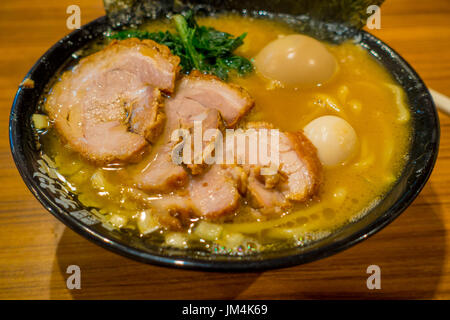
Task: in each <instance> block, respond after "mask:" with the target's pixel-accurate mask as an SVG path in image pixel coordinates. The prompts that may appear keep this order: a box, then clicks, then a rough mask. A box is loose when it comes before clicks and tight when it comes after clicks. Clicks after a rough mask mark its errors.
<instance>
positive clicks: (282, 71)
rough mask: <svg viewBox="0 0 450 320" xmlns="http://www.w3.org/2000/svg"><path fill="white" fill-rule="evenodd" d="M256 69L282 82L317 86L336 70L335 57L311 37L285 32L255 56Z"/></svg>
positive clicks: (267, 76) (265, 75)
mask: <svg viewBox="0 0 450 320" xmlns="http://www.w3.org/2000/svg"><path fill="white" fill-rule="evenodd" d="M254 64H255V67H256V69H257V70H258V71H259V72H260V73H261V74H262V75H263V76H264V77H266V78H269V79H271V80H277V81H279V82H281V83H282V84H285V85H294V86H295V85H317V84H322V83H324V82H326V81H328V80H329V79H330V78H331V77H332V76H333V74H334V73H335V71H336V60H335V59H334V57H333V55H332V54H331V53H330V52H329V51H328V50H327V48H326V47H325V46H324V45H323V44H322V43H321V42H320V41H317V40H316V39H314V38H311V37H308V36H304V35H301V34H293V35H288V36H285V37H282V38H279V39H277V40H274V41H272V42H270V43H269V44H267V45H266V46H265V47H264V48H263V49H262V50H261V51H260V52H259V53H258V55H257V56H256V57H255V61H254Z"/></svg>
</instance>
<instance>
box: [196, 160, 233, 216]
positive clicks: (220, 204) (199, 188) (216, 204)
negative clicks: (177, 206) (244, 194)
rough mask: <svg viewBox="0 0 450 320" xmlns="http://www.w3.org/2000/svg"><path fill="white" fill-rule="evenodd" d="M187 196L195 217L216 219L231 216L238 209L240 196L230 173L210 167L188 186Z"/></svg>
mask: <svg viewBox="0 0 450 320" xmlns="http://www.w3.org/2000/svg"><path fill="white" fill-rule="evenodd" d="M189 195H190V200H191V202H192V205H193V207H194V212H195V214H196V215H197V216H200V217H204V218H207V219H216V218H220V217H223V216H225V215H228V214H232V213H234V212H235V210H236V209H237V208H238V207H239V200H240V195H239V192H238V188H237V183H236V181H235V180H234V179H233V177H232V175H231V173H230V172H229V171H228V170H226V169H225V168H223V167H222V166H220V165H212V166H211V167H210V168H208V170H207V171H206V172H205V173H203V174H202V175H200V176H195V177H193V178H192V181H191V182H190V185H189Z"/></svg>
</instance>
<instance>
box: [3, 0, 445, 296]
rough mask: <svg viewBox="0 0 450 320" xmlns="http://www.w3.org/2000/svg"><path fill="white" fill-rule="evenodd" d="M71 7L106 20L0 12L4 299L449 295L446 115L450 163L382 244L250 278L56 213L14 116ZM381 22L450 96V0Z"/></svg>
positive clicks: (402, 9) (13, 8) (81, 1)
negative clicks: (19, 94) (124, 249)
mask: <svg viewBox="0 0 450 320" xmlns="http://www.w3.org/2000/svg"><path fill="white" fill-rule="evenodd" d="M71 4H77V5H79V6H80V8H81V17H82V23H83V24H84V23H87V22H88V21H90V20H92V19H94V18H96V17H98V16H100V15H103V14H104V11H103V6H102V1H101V0H95V1H94V0H41V1H25V0H3V1H2V4H1V6H0V50H1V51H0V52H1V54H0V128H1V130H0V135H1V136H0V298H3V299H30V298H31V299H97V298H105V299H110V298H111V299H112V298H117V299H143V298H144V299H173V298H175V299H182V298H189V299H219V298H225V299H234V298H237V299H260V298H262V299H280V298H287V299H291V298H295V299H298V298H350V297H351V298H437V299H444V298H447V299H449V298H450V257H449V255H448V254H447V251H448V248H450V234H449V233H450V131H449V129H450V118H449V117H448V116H446V115H443V114H440V118H441V130H442V136H441V148H440V154H439V159H438V161H437V165H436V168H435V170H434V172H433V175H432V177H431V180H430V181H429V182H428V184H427V186H426V187H425V189H424V190H423V191H422V193H421V194H420V196H419V197H418V198H417V199H416V201H415V202H414V203H413V205H412V206H411V207H410V208H409V209H408V210H407V211H406V212H405V213H403V214H402V215H401V217H400V218H398V219H397V220H396V221H394V222H393V223H392V224H391V225H389V226H388V227H387V228H385V229H384V230H382V231H381V232H379V233H378V234H376V235H375V236H374V237H372V238H371V239H369V240H367V241H364V242H363V243H361V244H358V245H357V246H355V247H353V248H351V249H349V250H346V251H345V252H342V253H339V254H337V255H335V256H332V257H329V258H326V259H323V260H320V261H316V262H313V263H309V264H306V265H302V266H297V267H292V268H287V269H282V270H273V271H267V272H260V273H247V274H225V273H204V272H197V271H182V270H174V269H168V268H162V267H155V266H148V265H145V264H141V263H137V262H134V261H132V260H129V259H126V258H123V257H120V256H118V255H116V254H113V253H111V252H109V251H106V250H104V249H101V248H100V247H98V246H96V245H94V244H92V243H91V242H89V241H87V240H85V239H84V238H82V237H81V236H79V235H77V234H75V233H74V232H73V231H71V230H69V229H68V228H66V227H65V226H64V225H63V224H61V223H60V222H59V221H57V220H56V219H55V218H53V216H51V215H50V214H49V213H48V212H47V211H46V210H45V209H43V208H42V206H41V205H40V204H39V203H38V201H37V200H35V198H34V197H33V196H32V195H31V193H30V192H29V191H28V189H27V188H26V186H25V184H24V183H23V182H22V179H21V178H20V176H19V174H18V172H17V170H16V168H15V166H14V163H13V160H12V157H11V155H10V151H9V142H8V117H9V111H10V107H11V104H12V101H13V97H14V94H15V91H16V89H17V86H18V84H19V83H20V81H21V79H22V78H23V76H24V75H25V73H26V72H27V71H28V70H29V69H30V67H31V66H32V65H33V63H34V62H35V61H36V60H37V59H38V58H39V56H40V55H41V54H43V53H44V52H45V50H47V48H49V47H50V45H52V44H53V43H55V42H56V41H57V40H58V39H60V38H61V37H63V36H64V35H65V34H67V33H68V31H69V30H67V29H66V19H67V17H68V15H67V14H66V8H67V6H69V5H71ZM381 18H382V20H381V23H382V24H381V27H382V28H381V30H378V31H375V32H373V33H374V34H375V35H376V36H379V37H380V38H381V39H383V40H385V41H386V42H387V43H388V44H390V45H391V46H392V47H393V48H395V49H396V50H397V51H398V52H400V53H401V54H402V55H403V57H404V58H406V60H407V61H409V62H410V63H411V64H412V66H413V67H414V68H415V69H416V70H417V71H418V72H419V74H420V75H421V76H422V78H423V79H424V80H425V82H426V83H427V84H428V85H429V86H430V87H432V88H434V89H436V90H438V91H440V92H442V93H444V94H446V95H449V96H450V1H449V0H429V1H422V0H387V1H386V3H385V4H384V6H383V7H382V12H381ZM71 264H76V265H79V266H80V267H81V287H82V288H81V289H80V290H68V289H67V288H66V279H67V277H68V274H67V273H66V269H67V266H69V265H71ZM372 264H376V265H379V266H380V267H381V286H382V288H381V290H368V289H367V287H366V279H367V277H368V275H367V274H366V269H367V267H368V266H369V265H372Z"/></svg>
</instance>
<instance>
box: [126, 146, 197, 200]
mask: <svg viewBox="0 0 450 320" xmlns="http://www.w3.org/2000/svg"><path fill="white" fill-rule="evenodd" d="M188 178H189V177H188V173H187V172H186V170H185V169H184V168H183V167H182V166H181V165H177V164H176V163H174V162H173V161H172V147H171V145H170V144H168V143H167V144H164V145H161V146H159V147H158V150H157V153H156V157H155V158H154V159H152V160H151V161H150V162H149V163H148V164H147V166H146V167H145V169H144V170H143V171H142V172H140V173H138V174H137V175H135V176H134V177H133V181H134V183H135V185H136V187H137V188H139V189H141V190H144V191H146V192H150V193H167V192H171V191H174V190H176V189H178V188H180V187H182V186H184V185H186V183H187V182H188Z"/></svg>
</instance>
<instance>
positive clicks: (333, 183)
mask: <svg viewBox="0 0 450 320" xmlns="http://www.w3.org/2000/svg"><path fill="white" fill-rule="evenodd" d="M198 22H199V24H200V25H209V26H212V27H215V28H216V29H218V30H222V31H226V32H229V33H231V34H234V35H239V34H241V33H242V32H247V33H248V34H247V37H246V39H245V42H244V45H243V46H242V47H240V48H239V49H238V54H240V55H243V56H245V57H248V58H252V57H254V56H255V55H256V54H257V53H258V52H259V51H260V50H261V49H262V48H263V47H264V46H265V45H266V44H267V43H268V42H270V41H272V40H274V39H276V38H277V37H279V36H283V35H287V34H291V33H294V31H293V30H292V29H291V28H290V27H289V26H288V25H286V24H283V23H280V22H275V21H270V20H262V19H253V18H244V17H241V16H236V15H229V16H228V15H227V16H221V17H217V18H213V17H210V18H199V19H198ZM143 28H145V29H146V30H149V31H154V30H167V29H169V30H170V29H171V26H170V24H168V23H167V22H165V21H157V22H152V23H149V24H147V25H146V26H144V27H143ZM327 47H328V49H329V50H330V52H331V53H332V54H333V55H334V57H335V58H336V61H337V62H338V72H337V73H336V75H335V76H334V77H333V78H332V79H331V80H330V82H329V83H326V84H324V85H322V86H319V87H317V86H315V87H303V88H283V87H280V86H279V85H277V84H276V83H271V82H269V81H267V80H266V79H263V78H262V77H261V76H259V75H258V74H257V73H253V74H252V75H250V76H247V77H244V78H240V77H232V78H231V81H233V82H236V83H238V84H239V85H241V86H243V87H244V88H246V89H247V90H248V91H249V92H250V94H251V95H252V97H253V98H254V99H255V101H256V105H255V108H254V109H253V110H252V111H251V113H250V114H249V116H248V117H247V119H246V120H248V121H267V122H270V123H272V124H273V125H274V126H275V127H277V128H279V129H280V130H284V131H297V130H301V129H302V128H303V127H304V126H305V125H306V124H307V123H308V122H309V121H311V120H313V119H315V118H317V117H320V116H324V115H336V116H339V117H342V118H344V119H345V120H347V121H348V122H349V123H350V124H351V125H352V126H353V128H354V129H355V131H356V133H357V135H358V139H359V148H358V151H357V153H356V154H355V155H354V156H353V157H352V158H351V159H350V160H349V161H348V162H347V163H345V164H344V165H340V166H336V167H332V168H324V181H323V185H322V187H321V191H320V194H319V197H318V199H317V200H314V201H311V202H309V203H307V204H302V205H297V206H296V207H294V209H292V210H291V211H290V212H289V213H286V214H285V215H284V216H283V217H281V218H275V219H272V220H267V221H256V218H255V217H254V216H253V215H251V214H250V213H249V212H250V211H249V209H248V208H246V207H245V206H244V207H243V209H241V210H240V211H239V212H237V214H236V215H235V216H234V218H232V221H227V222H225V223H223V224H221V225H220V226H219V227H217V225H215V224H214V225H210V224H205V226H206V227H204V228H198V229H199V230H200V229H207V230H213V232H209V233H208V232H207V231H205V230H203V231H202V232H200V231H199V232H196V231H195V230H196V227H197V224H196V223H194V224H193V226H192V228H191V229H190V230H189V231H188V232H186V233H172V232H162V231H161V232H158V231H157V232H153V233H151V234H149V235H147V236H148V237H149V238H150V239H152V238H154V240H155V241H158V242H160V241H161V239H164V237H165V238H166V240H165V245H168V246H175V247H192V248H199V249H205V250H209V251H213V252H221V253H223V252H228V253H237V254H239V253H245V252H247V251H248V250H250V251H251V250H265V249H270V248H278V247H280V246H282V247H284V246H292V245H298V244H303V243H304V241H308V240H310V239H316V238H318V237H322V236H324V235H327V234H329V233H330V232H332V231H333V230H334V229H336V228H338V227H340V226H342V225H343V224H345V223H347V222H348V221H350V220H352V219H354V218H356V217H357V216H359V215H361V214H362V213H363V212H364V211H365V210H366V209H367V208H368V207H370V206H371V205H373V204H374V202H376V201H377V199H379V198H380V197H382V196H383V194H384V193H385V192H386V191H387V190H388V189H389V187H390V186H391V185H392V183H393V182H394V181H395V179H396V177H397V176H398V174H399V173H400V171H401V168H402V166H403V163H404V161H405V159H406V156H407V150H408V145H409V135H410V134H409V133H410V125H409V121H407V118H408V117H407V116H409V114H407V116H405V113H404V109H403V117H402V108H405V96H404V94H403V92H402V91H401V90H400V89H399V87H398V85H397V84H396V83H395V82H394V80H393V79H392V78H391V76H390V75H389V74H388V72H387V71H386V70H384V69H383V68H382V67H381V66H380V65H379V64H378V63H377V62H376V61H375V60H374V59H373V58H372V57H370V56H369V55H368V53H367V52H366V51H364V50H363V49H362V48H361V47H359V46H357V45H354V44H352V43H350V42H347V43H343V44H341V45H328V44H327ZM41 144H42V150H43V153H45V154H47V155H48V156H49V157H50V158H51V159H54V161H55V163H56V165H57V167H58V171H59V172H60V173H61V174H62V175H63V176H64V177H65V178H66V179H67V183H68V185H69V186H70V187H71V190H72V191H73V192H74V193H75V194H76V195H77V196H78V199H79V200H80V201H81V202H82V203H83V204H84V205H86V206H90V207H93V208H97V209H98V211H96V212H98V216H99V217H100V218H101V219H102V220H104V221H105V222H106V223H109V224H112V225H114V226H115V227H118V228H124V229H128V230H134V231H133V232H136V233H137V234H139V233H140V231H139V228H138V224H137V223H136V221H137V219H138V217H139V215H140V212H142V210H144V209H145V208H144V207H142V206H141V205H140V204H139V202H137V201H132V200H130V199H129V198H128V197H127V195H126V192H125V187H124V184H123V182H124V181H126V180H124V179H125V177H126V176H127V174H126V171H136V170H141V169H142V165H139V164H138V165H131V166H128V167H127V168H120V167H114V166H112V167H108V168H103V169H100V170H99V168H97V167H95V166H94V165H92V164H90V163H88V162H87V161H85V160H83V159H81V157H80V156H79V155H78V154H76V153H74V152H72V151H71V150H70V149H69V148H68V147H67V146H66V144H63V143H61V141H60V140H59V138H58V136H57V134H55V132H54V131H53V130H52V129H50V130H49V132H48V133H47V134H45V135H43V136H41ZM154 156H155V154H153V153H150V154H149V155H148V157H154ZM98 172H101V176H102V179H101V182H102V183H103V185H102V186H101V187H100V188H99V187H98V183H97V186H96V184H95V181H96V177H97V178H98V174H97V173H98ZM96 174H97V175H96ZM93 177H94V178H93ZM97 180H98V179H97ZM93 181H94V183H93ZM208 228H209V229H208Z"/></svg>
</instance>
